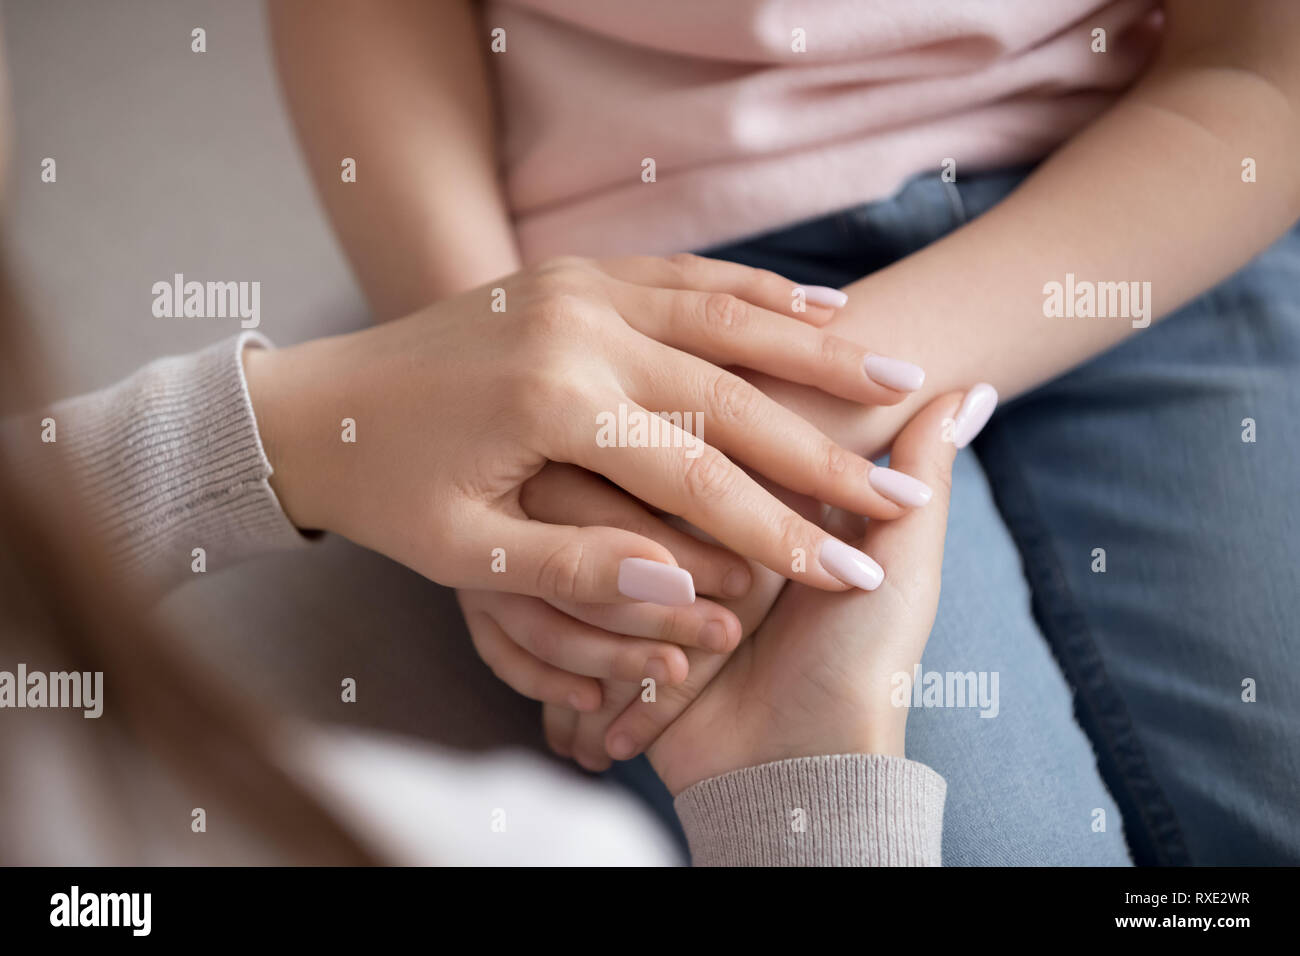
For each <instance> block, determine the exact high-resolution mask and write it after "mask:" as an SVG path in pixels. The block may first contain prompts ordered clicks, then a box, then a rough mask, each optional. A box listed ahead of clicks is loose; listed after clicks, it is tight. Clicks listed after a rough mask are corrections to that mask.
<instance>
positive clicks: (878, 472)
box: [867, 466, 934, 508]
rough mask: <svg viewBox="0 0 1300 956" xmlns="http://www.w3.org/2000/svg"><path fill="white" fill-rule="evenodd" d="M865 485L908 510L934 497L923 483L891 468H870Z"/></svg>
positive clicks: (928, 487)
mask: <svg viewBox="0 0 1300 956" xmlns="http://www.w3.org/2000/svg"><path fill="white" fill-rule="evenodd" d="M867 483H868V484H870V485H871V487H872V488H875V489H876V490H877V491H878V492H880V493H881V494H882V495H884V496H885V497H886V498H888V499H889V500H890V501H893V502H895V503H897V504H900V505H905V506H907V507H908V508H919V507H921V505H923V504H925V503H926V502H928V501H929V500H930V498H931V497H933V495H934V492H933V491H931V490H930V486H929V485H927V484H926V483H925V482H924V481H920V480H919V479H917V478H913V477H912V476H911V475H905V474H903V473H902V472H901V471H894V469H892V468H881V467H879V466H877V467H875V468H872V469H871V471H870V472H868V474H867Z"/></svg>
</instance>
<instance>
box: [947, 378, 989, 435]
mask: <svg viewBox="0 0 1300 956" xmlns="http://www.w3.org/2000/svg"><path fill="white" fill-rule="evenodd" d="M997 407H998V390H997V389H996V388H994V387H993V386H992V385H989V384H988V383H986V382H981V383H980V384H978V385H976V386H975V387H974V388H972V389H971V390H970V391H969V392H967V393H966V397H965V398H964V399H962V403H961V408H959V409H958V410H957V417H956V418H955V419H953V429H952V440H953V442H954V443H956V445H957V447H958V448H965V447H966V446H967V445H969V444H970V443H971V442H972V441H974V440H975V436H976V435H978V434H979V433H980V429H982V428H983V427H984V426H985V425H986V424H988V420H989V418H990V417H991V416H992V415H993V409H995V408H997Z"/></svg>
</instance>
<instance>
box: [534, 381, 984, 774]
mask: <svg viewBox="0 0 1300 956" xmlns="http://www.w3.org/2000/svg"><path fill="white" fill-rule="evenodd" d="M986 389H987V387H986V386H984V387H980V388H979V391H978V392H977V391H976V390H974V389H973V390H972V392H971V393H968V394H976V395H981V394H982V396H983V402H984V405H985V408H986V409H989V408H991V400H992V396H991V395H990V394H989V392H990V391H991V390H986ZM959 407H961V408H962V409H963V411H964V410H965V407H966V406H965V405H964V404H963V403H962V400H961V396H960V395H959V394H949V395H946V396H943V397H941V398H938V399H936V400H934V401H933V402H931V403H930V404H929V405H928V406H926V408H925V409H923V410H922V411H921V412H920V413H919V414H918V415H917V416H916V417H915V418H914V419H913V420H912V422H911V423H909V425H908V426H907V427H906V428H905V429H904V430H903V432H902V433H901V434H900V435H899V438H898V439H897V441H896V442H895V445H894V449H893V455H892V460H893V463H895V464H897V465H899V466H900V467H903V468H906V469H907V470H908V471H909V473H912V474H916V475H919V476H921V477H922V478H924V479H925V480H926V481H927V482H928V483H930V484H931V486H932V487H934V488H936V489H938V490H937V491H936V500H933V501H931V503H930V505H929V506H928V507H926V508H924V509H920V510H918V511H915V512H912V513H909V514H908V515H906V516H904V517H902V518H900V519H897V520H895V521H888V522H881V521H877V522H872V523H871V524H870V525H869V527H868V529H867V534H866V539H865V542H864V544H865V546H867V547H870V548H872V549H874V550H875V551H877V552H878V553H880V554H882V555H884V556H886V558H887V559H888V560H889V561H890V563H891V567H893V568H896V569H897V570H896V571H895V572H894V573H893V574H892V575H891V577H890V579H889V580H888V581H887V582H886V584H885V585H884V586H882V587H881V588H880V589H879V590H878V591H876V592H873V593H872V594H871V595H867V594H861V593H854V594H845V595H829V594H823V593H818V592H815V591H812V590H810V589H808V588H802V587H799V586H797V585H795V586H791V587H789V588H787V589H786V592H785V593H784V594H783V596H782V597H781V598H780V600H779V601H778V602H777V604H776V607H775V609H774V610H773V612H772V614H771V615H770V616H769V617H768V618H767V619H766V620H765V621H764V622H763V624H762V626H761V627H760V628H759V629H758V631H757V633H756V634H754V635H753V636H752V637H750V638H749V639H747V640H745V641H744V642H743V643H742V644H741V646H740V647H739V648H738V649H737V650H736V651H735V652H734V653H733V654H731V655H729V657H728V658H727V659H724V658H723V657H722V656H720V655H715V656H709V657H704V656H699V655H696V654H695V653H694V652H691V653H690V654H689V655H688V656H689V657H690V658H691V673H690V677H689V679H688V680H687V681H686V682H685V683H683V684H680V685H677V686H673V687H670V688H668V689H667V690H666V691H665V692H664V693H662V694H658V695H657V700H656V701H655V702H654V703H647V702H643V701H641V700H635V699H634V701H633V702H632V703H631V704H629V705H628V706H626V707H625V709H623V710H622V711H621V712H619V713H613V711H615V710H616V708H617V707H618V702H619V701H620V700H622V699H627V696H628V694H629V692H630V691H634V689H631V688H628V687H626V686H623V687H620V688H617V689H615V688H610V687H607V688H606V690H605V696H606V698H607V700H608V704H607V705H606V706H605V707H603V708H602V710H601V712H600V714H599V715H586V714H584V715H573V714H571V713H565V712H562V711H559V710H557V709H555V708H547V712H546V714H545V718H544V719H545V725H546V729H547V737H548V740H549V741H550V742H551V744H552V747H553V748H554V749H556V751H557V752H559V753H561V754H570V755H573V756H575V757H577V758H578V759H579V762H581V763H582V764H583V765H584V766H588V767H590V768H591V769H601V768H602V767H603V766H607V758H605V757H604V754H605V752H606V751H608V752H609V753H611V754H613V755H614V756H616V757H618V758H619V759H626V758H628V757H631V756H633V755H635V754H636V753H639V752H641V750H642V749H643V748H645V747H646V746H647V745H649V754H650V758H651V760H652V762H653V763H654V764H655V768H656V770H657V771H658V772H659V773H660V775H661V776H662V777H663V778H664V782H665V783H666V784H667V785H668V787H669V789H670V790H671V791H672V792H673V793H678V792H680V791H681V790H683V789H685V788H686V787H687V786H690V785H691V784H692V783H695V782H697V781H699V780H702V779H705V778H706V777H710V776H715V775H717V774H720V773H726V772H728V771H730V770H735V769H738V768H740V767H745V766H753V765H755V764H759V763H765V762H768V761H771V760H779V759H785V758H789V757H797V756H811V755H817V754H827V753H854V752H858V753H887V754H901V753H902V747H903V731H904V727H905V722H906V716H907V711H906V708H905V707H904V708H899V707H895V706H893V703H892V701H891V691H892V689H893V687H894V684H893V678H894V676H895V675H896V674H899V673H904V674H907V675H909V676H910V675H911V673H912V668H913V665H914V664H915V663H917V662H918V661H919V660H920V658H921V652H922V650H923V649H924V647H925V642H926V640H927V639H928V636H929V631H930V627H931V626H932V624H933V620H934V612H935V609H936V608H937V606H938V596H939V572H940V568H941V565H942V556H943V538H944V533H945V530H946V522H947V488H948V487H949V485H950V481H951V467H952V459H953V457H954V456H955V453H956V447H957V445H956V444H954V442H953V440H952V438H953V437H956V438H957V439H958V442H959V443H960V444H965V441H968V440H969V438H970V437H973V436H972V435H971V434H969V432H970V430H971V428H972V427H977V426H978V425H980V424H982V421H976V422H974V423H973V424H972V421H973V420H972V418H970V417H966V420H965V422H963V415H962V414H961V413H959V412H958V409H959ZM953 417H955V418H956V427H955V435H954V434H952V433H951V432H950V434H949V435H948V436H945V435H944V424H945V419H950V418H953ZM983 417H985V418H986V417H987V414H986V413H985V414H984V416H983ZM963 425H965V426H966V432H967V434H963V433H962V432H963ZM945 437H947V438H948V440H945ZM963 439H964V440H963ZM742 616H743V615H742ZM597 717H604V718H605V720H604V722H603V723H602V722H601V721H599V720H597V719H595V718H597ZM705 739H707V740H708V741H709V743H708V745H707V746H702V745H701V743H700V742H701V741H702V740H705Z"/></svg>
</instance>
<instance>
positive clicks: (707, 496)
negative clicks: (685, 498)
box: [685, 450, 735, 501]
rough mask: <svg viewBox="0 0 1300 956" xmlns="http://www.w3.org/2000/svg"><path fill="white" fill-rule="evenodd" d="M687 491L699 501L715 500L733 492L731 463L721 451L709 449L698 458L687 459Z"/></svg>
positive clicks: (733, 480)
mask: <svg viewBox="0 0 1300 956" xmlns="http://www.w3.org/2000/svg"><path fill="white" fill-rule="evenodd" d="M685 482H686V492H687V494H688V495H690V496H691V498H693V499H696V500H699V501H715V500H717V499H719V498H722V497H725V496H726V495H729V494H730V493H731V492H732V489H733V488H734V486H735V477H734V472H733V470H732V467H731V463H730V462H729V461H727V460H726V459H725V458H723V457H722V455H721V453H719V452H716V451H713V450H709V451H706V452H705V453H704V454H702V455H700V456H699V457H698V458H692V459H687V462H686V474H685Z"/></svg>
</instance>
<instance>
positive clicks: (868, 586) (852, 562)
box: [821, 538, 885, 591]
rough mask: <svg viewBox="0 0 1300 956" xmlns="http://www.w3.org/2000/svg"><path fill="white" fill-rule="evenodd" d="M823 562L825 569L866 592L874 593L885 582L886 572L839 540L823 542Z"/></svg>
mask: <svg viewBox="0 0 1300 956" xmlns="http://www.w3.org/2000/svg"><path fill="white" fill-rule="evenodd" d="M821 562H822V567H824V568H825V569H826V570H827V571H829V572H830V573H831V574H833V575H835V577H837V578H839V579H840V580H841V581H843V582H844V583H845V584H851V585H853V586H854V587H855V588H861V589H862V590H864V591H874V590H875V589H876V588H878V587H880V582H882V581H884V580H885V572H884V570H883V569H882V568H881V567H880V565H878V564H876V562H875V561H873V560H871V557H870V556H869V555H866V554H863V553H862V552H861V551H859V550H858V549H857V548H851V547H849V546H848V545H847V544H845V543H844V542H843V541H841V540H839V539H838V538H827V539H826V540H825V541H823V542H822V549H821Z"/></svg>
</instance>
